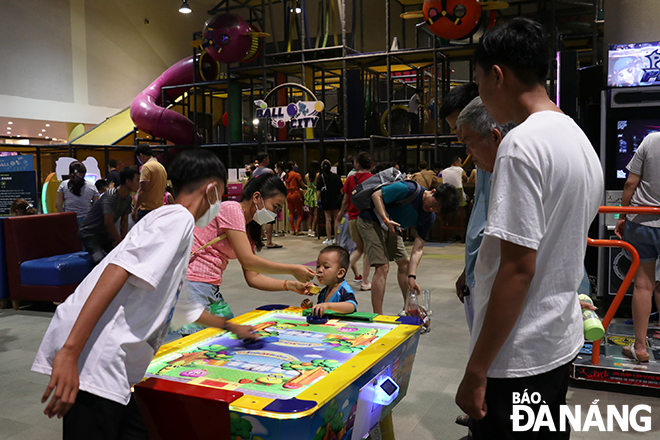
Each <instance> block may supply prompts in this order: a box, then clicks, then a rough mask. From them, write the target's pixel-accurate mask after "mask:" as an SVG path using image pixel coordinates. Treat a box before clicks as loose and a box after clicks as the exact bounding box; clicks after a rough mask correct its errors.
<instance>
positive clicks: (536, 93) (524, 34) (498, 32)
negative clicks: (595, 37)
mask: <svg viewBox="0 0 660 440" xmlns="http://www.w3.org/2000/svg"><path fill="white" fill-rule="evenodd" d="M475 60H476V67H475V80H476V82H477V83H478V84H479V95H480V96H481V99H482V101H483V104H484V105H485V106H486V108H487V109H488V111H489V113H490V115H491V116H492V117H493V119H494V120H495V122H497V123H507V122H510V121H513V122H515V123H516V125H517V127H516V128H514V129H513V130H511V132H509V134H508V135H507V137H506V138H504V140H503V141H502V143H501V145H500V147H499V149H498V152H497V158H496V161H495V168H494V171H493V179H492V187H491V193H490V203H489V210H488V223H487V226H486V229H485V231H484V237H483V241H482V244H481V248H480V249H479V255H478V257H477V264H476V268H475V283H476V284H475V290H474V292H473V295H472V296H473V298H472V300H473V305H474V314H475V316H474V324H473V328H472V335H471V344H470V348H471V355H470V360H469V362H468V365H467V367H466V371H465V376H464V377H463V381H462V382H461V384H460V386H459V389H458V393H457V395H456V403H457V404H458V405H459V406H460V407H461V408H462V409H463V410H464V411H465V412H466V413H467V414H468V415H469V416H470V417H471V418H472V419H474V420H473V422H472V424H471V428H472V433H473V436H474V439H475V440H478V439H490V438H492V439H512V438H514V432H513V427H514V425H513V423H514V422H513V420H512V418H513V417H512V416H514V413H513V404H514V396H515V394H514V393H519V394H518V395H519V396H523V395H524V394H525V393H526V394H527V396H532V395H534V396H536V395H535V394H534V393H539V394H540V401H538V400H537V399H536V398H535V399H533V402H534V404H530V405H529V406H530V407H531V409H532V411H534V413H535V415H538V414H539V408H540V405H541V404H543V405H547V406H548V409H549V411H550V414H551V416H552V417H553V420H554V422H555V425H554V426H556V427H557V431H555V432H551V431H550V430H549V429H548V428H547V427H542V428H541V432H534V431H533V430H531V429H530V430H529V431H527V432H516V433H515V438H516V439H526V438H530V439H531V438H534V439H539V438H544V439H546V438H553V439H554V438H557V439H564V438H569V437H570V429H569V430H566V431H559V429H560V428H559V425H558V420H559V408H560V406H561V405H563V404H565V403H566V392H567V389H568V374H569V368H570V364H571V362H572V360H573V359H574V358H575V356H576V355H577V353H578V352H579V350H580V348H581V347H582V344H583V342H584V336H583V331H582V316H581V313H580V306H579V303H578V298H577V295H576V291H577V288H578V285H579V284H580V281H581V279H582V276H583V260H584V254H585V250H586V246H587V232H588V229H589V226H590V225H591V222H592V221H593V219H594V218H595V216H596V213H597V211H598V207H599V204H600V201H601V199H602V195H603V174H602V170H601V167H600V163H599V160H598V157H597V156H596V153H595V151H594V149H593V147H592V146H591V144H590V143H589V140H588V139H587V137H586V136H585V135H584V133H583V132H582V130H580V128H579V127H578V126H577V125H576V124H575V122H573V120H572V119H571V118H569V117H568V116H566V115H564V114H563V113H562V112H561V111H560V110H559V109H558V108H557V107H556V106H555V104H554V103H553V102H552V101H550V99H549V98H548V95H547V93H546V90H545V78H546V73H547V71H548V60H549V53H548V47H547V42H546V37H545V32H544V31H543V29H542V27H541V26H540V25H539V24H538V23H535V22H533V21H531V20H528V19H524V18H515V19H513V20H510V21H508V22H506V23H505V24H503V25H502V26H499V27H496V28H494V29H492V30H490V31H489V32H488V33H486V35H485V36H484V37H483V38H482V40H481V42H480V43H479V46H478V47H477V50H476V52H475ZM523 423H524V422H523V421H518V425H522V424H523Z"/></svg>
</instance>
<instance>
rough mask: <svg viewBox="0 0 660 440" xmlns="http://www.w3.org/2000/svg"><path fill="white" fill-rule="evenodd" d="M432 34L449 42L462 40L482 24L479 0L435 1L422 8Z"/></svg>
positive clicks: (428, 2) (427, 2)
mask: <svg viewBox="0 0 660 440" xmlns="http://www.w3.org/2000/svg"><path fill="white" fill-rule="evenodd" d="M422 11H423V12H424V18H425V22H426V24H427V25H428V27H429V29H430V30H431V32H433V33H434V34H435V35H437V36H439V37H441V38H444V39H447V40H462V39H464V38H467V37H468V36H469V35H470V34H471V33H472V32H473V31H475V30H476V29H477V27H478V26H479V23H480V22H481V5H480V4H479V2H478V1H477V0H433V1H426V2H424V5H423V7H422Z"/></svg>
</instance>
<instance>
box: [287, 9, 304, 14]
mask: <svg viewBox="0 0 660 440" xmlns="http://www.w3.org/2000/svg"><path fill="white" fill-rule="evenodd" d="M289 11H290V12H293V8H291V9H289ZM301 12H302V9H300V8H296V14H300V13H301Z"/></svg>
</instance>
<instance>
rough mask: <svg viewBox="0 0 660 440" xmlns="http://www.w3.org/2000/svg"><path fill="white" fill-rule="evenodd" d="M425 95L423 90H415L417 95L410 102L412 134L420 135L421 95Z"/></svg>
mask: <svg viewBox="0 0 660 440" xmlns="http://www.w3.org/2000/svg"><path fill="white" fill-rule="evenodd" d="M422 93H424V92H423V90H422V89H415V93H413V95H412V96H411V97H410V101H408V119H410V134H418V133H419V105H420V97H419V96H420V95H421V94H422Z"/></svg>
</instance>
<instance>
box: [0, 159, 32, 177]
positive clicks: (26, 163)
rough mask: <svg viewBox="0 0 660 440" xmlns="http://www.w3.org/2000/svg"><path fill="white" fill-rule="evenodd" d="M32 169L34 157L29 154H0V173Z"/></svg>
mask: <svg viewBox="0 0 660 440" xmlns="http://www.w3.org/2000/svg"><path fill="white" fill-rule="evenodd" d="M33 170H34V158H33V156H32V155H31V154H21V155H18V156H0V173H8V172H14V171H33Z"/></svg>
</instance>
